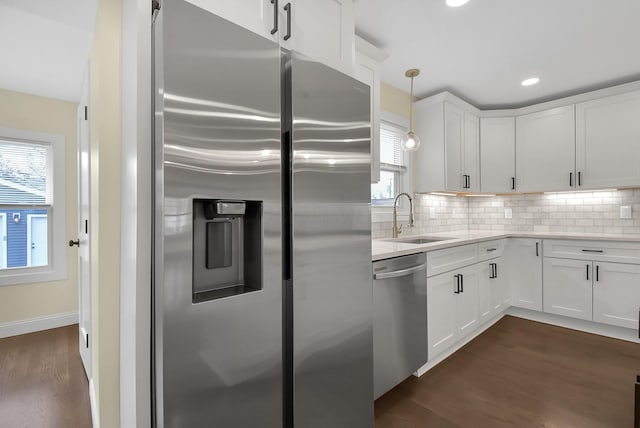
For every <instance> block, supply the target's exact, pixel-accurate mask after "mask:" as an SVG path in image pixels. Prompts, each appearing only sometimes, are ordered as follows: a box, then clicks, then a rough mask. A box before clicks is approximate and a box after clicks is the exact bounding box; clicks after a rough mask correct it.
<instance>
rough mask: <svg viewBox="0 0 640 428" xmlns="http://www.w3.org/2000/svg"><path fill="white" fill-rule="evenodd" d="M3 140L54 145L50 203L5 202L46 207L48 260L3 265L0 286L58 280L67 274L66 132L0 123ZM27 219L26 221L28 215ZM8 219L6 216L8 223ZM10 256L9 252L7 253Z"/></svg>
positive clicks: (22, 206)
mask: <svg viewBox="0 0 640 428" xmlns="http://www.w3.org/2000/svg"><path fill="white" fill-rule="evenodd" d="M0 140H5V141H15V142H16V143H20V144H38V145H46V146H49V147H50V148H51V151H50V158H49V160H50V162H51V167H50V168H48V173H49V174H50V179H51V180H52V181H53V185H52V186H51V201H50V203H46V204H41V205H18V204H16V205H13V204H2V205H1V206H2V207H6V206H9V207H11V208H16V209H20V208H22V209H24V208H34V207H38V208H41V209H46V210H47V215H48V217H49V222H48V225H47V235H48V236H47V247H48V248H47V255H48V257H47V261H48V264H47V265H45V266H35V267H19V268H7V269H0V287H1V286H9V285H18V284H29V283H36V282H49V281H58V280H62V279H66V278H67V250H66V248H65V246H66V242H65V237H66V234H67V230H66V225H67V213H66V205H67V195H66V187H67V183H66V141H65V137H64V136H63V135H58V134H49V133H44V132H35V131H28V130H23V129H14V128H4V127H0ZM24 221H27V219H26V218H25V219H24ZM8 222H9V219H8V218H7V223H8ZM7 258H8V254H7Z"/></svg>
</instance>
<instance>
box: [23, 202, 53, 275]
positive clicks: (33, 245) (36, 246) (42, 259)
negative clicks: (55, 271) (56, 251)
mask: <svg viewBox="0 0 640 428" xmlns="http://www.w3.org/2000/svg"><path fill="white" fill-rule="evenodd" d="M48 240H49V239H48V233H47V215H46V214H27V266H46V265H47V264H48V255H49V247H48V245H47V241H48Z"/></svg>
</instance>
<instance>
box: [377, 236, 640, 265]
mask: <svg viewBox="0 0 640 428" xmlns="http://www.w3.org/2000/svg"><path fill="white" fill-rule="evenodd" d="M412 237H416V238H418V237H425V238H445V240H443V241H436V242H430V243H428V244H407V243H404V242H392V241H388V240H387V239H389V238H384V239H374V240H373V241H372V245H371V253H372V260H373V261H376V260H383V259H389V258H392V257H398V256H404V255H407V254H416V253H423V252H426V251H433V250H440V249H442V248H449V247H455V246H458V245H464V244H473V243H475V242H482V241H490V240H492V239H502V238H535V239H580V240H592V241H624V242H640V235H629V234H626V235H622V234H608V233H569V232H511V231H503V232H490V231H474V230H460V231H456V232H442V233H429V234H422V235H415V236H414V235H402V236H400V238H399V239H410V238H412Z"/></svg>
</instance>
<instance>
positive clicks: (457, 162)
mask: <svg viewBox="0 0 640 428" xmlns="http://www.w3.org/2000/svg"><path fill="white" fill-rule="evenodd" d="M464 128H465V119H464V110H462V109H460V108H458V107H456V106H454V105H451V104H449V103H446V102H445V104H444V148H445V164H446V171H445V174H446V187H447V188H446V190H453V191H458V192H462V191H465V190H466V189H465V188H464V177H463V174H465V173H464V172H463V168H464V167H463V164H462V156H463V147H464V146H463V139H464Z"/></svg>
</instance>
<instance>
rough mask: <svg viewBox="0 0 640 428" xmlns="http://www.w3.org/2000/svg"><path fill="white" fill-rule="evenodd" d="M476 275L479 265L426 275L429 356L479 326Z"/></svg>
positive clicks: (447, 346) (477, 277)
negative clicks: (427, 276)
mask: <svg viewBox="0 0 640 428" xmlns="http://www.w3.org/2000/svg"><path fill="white" fill-rule="evenodd" d="M478 279H479V268H478V265H472V266H467V267H465V268H461V269H457V270H455V271H451V272H447V273H443V274H440V275H436V276H432V277H430V278H427V337H428V344H429V359H432V358H433V357H435V356H437V355H439V354H440V353H442V352H443V351H444V350H446V349H447V348H449V347H450V346H451V345H453V344H454V343H456V342H457V341H458V340H460V339H462V338H464V337H466V336H467V335H469V334H471V333H472V332H473V331H474V330H475V329H477V328H478V325H479V315H478V285H479V282H478Z"/></svg>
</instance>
